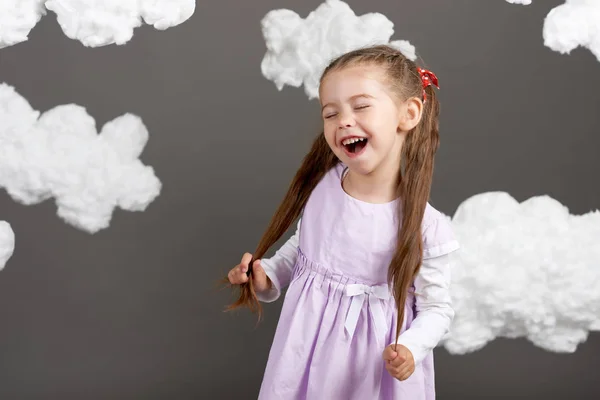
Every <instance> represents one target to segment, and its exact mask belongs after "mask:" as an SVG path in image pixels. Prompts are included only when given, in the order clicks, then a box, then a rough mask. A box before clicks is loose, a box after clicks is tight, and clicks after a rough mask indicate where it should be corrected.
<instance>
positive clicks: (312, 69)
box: [261, 0, 416, 99]
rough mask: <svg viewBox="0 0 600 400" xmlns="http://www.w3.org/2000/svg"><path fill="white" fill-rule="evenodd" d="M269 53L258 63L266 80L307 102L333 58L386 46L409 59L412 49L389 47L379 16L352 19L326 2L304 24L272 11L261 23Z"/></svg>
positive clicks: (386, 23)
mask: <svg viewBox="0 0 600 400" xmlns="http://www.w3.org/2000/svg"><path fill="white" fill-rule="evenodd" d="M261 25H262V33H263V37H264V39H265V42H266V47H267V52H266V54H265V56H264V58H263V60H262V63H261V71H262V74H263V76H264V77H265V78H267V79H269V80H271V81H273V82H274V83H275V85H276V87H277V89H278V90H282V89H283V87H284V86H285V85H289V86H293V87H300V86H301V85H302V84H304V91H305V93H306V94H307V95H308V97H309V99H313V98H316V97H317V96H318V89H319V78H320V76H321V74H322V72H323V70H324V69H325V67H326V66H327V64H328V63H329V62H330V61H331V60H332V59H333V58H335V57H337V56H339V55H341V54H343V53H345V52H347V51H350V50H353V49H357V48H360V47H365V46H369V45H375V44H389V45H392V46H394V47H396V48H397V49H399V50H400V51H402V53H403V54H405V55H406V56H407V57H408V58H410V59H411V60H413V61H414V60H415V59H416V54H415V48H414V46H413V45H411V44H410V43H409V42H408V41H405V40H396V41H392V42H390V37H391V36H392V35H393V33H394V24H393V23H392V22H391V21H390V20H389V19H387V18H386V17H385V16H384V15H382V14H379V13H369V14H364V15H362V16H360V17H358V16H356V14H355V13H354V11H352V9H351V8H350V6H348V4H346V3H344V2H343V1H341V0H326V1H325V2H324V3H322V4H321V5H319V7H317V8H316V9H315V10H314V11H312V12H311V13H310V14H309V15H308V16H307V17H306V19H303V18H301V17H300V16H299V15H298V14H296V13H295V12H294V11H291V10H287V9H278V10H273V11H270V12H269V13H267V14H266V15H265V17H264V18H263V19H262V21H261Z"/></svg>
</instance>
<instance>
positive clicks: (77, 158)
mask: <svg viewBox="0 0 600 400" xmlns="http://www.w3.org/2000/svg"><path fill="white" fill-rule="evenodd" d="M147 141H148V131H147V129H146V127H145V126H144V124H143V123H142V121H141V119H140V118H139V117H137V116H135V115H132V114H124V115H122V116H120V117H117V118H115V119H113V120H112V121H109V122H108V123H106V124H105V125H104V126H103V127H102V130H101V132H100V134H98V132H97V131H96V123H95V121H94V119H93V118H92V117H91V116H89V115H88V114H87V112H86V110H85V109H84V108H83V107H81V106H79V105H75V104H68V105H60V106H57V107H54V108H53V109H51V110H49V111H46V112H45V113H43V114H42V115H41V116H40V112H39V111H36V110H34V109H32V108H31V106H30V105H29V103H28V102H27V100H25V99H24V98H23V97H21V96H20V95H19V94H18V93H17V92H16V91H15V90H14V88H13V87H11V86H9V85H7V84H4V83H3V84H0V187H3V188H5V189H6V191H7V192H8V194H9V195H10V196H11V197H12V198H13V199H14V200H16V201H18V202H19V203H22V204H25V205H32V204H36V203H40V202H42V201H45V200H47V199H49V198H55V202H56V205H57V207H58V210H57V214H58V216H59V217H60V218H62V219H63V220H64V221H66V222H67V223H69V224H71V225H72V226H74V227H76V228H78V229H81V230H84V231H87V232H89V233H95V232H97V231H99V230H101V229H104V228H107V227H108V226H109V223H110V220H111V217H112V213H113V210H114V208H115V207H120V208H122V209H124V210H128V211H144V210H145V209H146V207H147V206H148V205H149V204H150V203H151V202H152V201H153V200H154V199H155V198H156V197H157V196H158V195H159V193H160V190H161V182H160V181H159V180H158V178H157V177H156V176H155V174H154V170H153V168H152V167H149V166H145V165H143V164H142V163H141V161H140V160H139V159H138V157H139V156H140V154H141V153H142V151H143V149H144V147H145V145H146V142H147Z"/></svg>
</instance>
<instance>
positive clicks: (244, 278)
mask: <svg viewBox="0 0 600 400" xmlns="http://www.w3.org/2000/svg"><path fill="white" fill-rule="evenodd" d="M250 260H252V254H250V253H245V254H244V256H243V257H242V261H241V262H240V263H239V264H238V265H236V266H235V267H234V268H232V269H231V271H229V274H227V277H228V278H229V283H231V284H232V285H241V284H242V283H246V282H248V279H249V277H248V275H246V272H248V264H249V263H250ZM252 279H253V283H254V290H256V291H257V292H264V291H266V290H269V289H270V288H271V286H272V283H271V280H270V279H269V277H268V276H267V274H266V273H265V270H264V269H263V267H261V265H260V260H255V261H254V263H252Z"/></svg>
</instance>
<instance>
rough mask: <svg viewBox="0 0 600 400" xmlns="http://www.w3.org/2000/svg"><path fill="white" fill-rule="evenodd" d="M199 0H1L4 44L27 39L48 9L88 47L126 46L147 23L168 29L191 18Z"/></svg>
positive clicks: (1, 43) (0, 37) (67, 32)
mask: <svg viewBox="0 0 600 400" xmlns="http://www.w3.org/2000/svg"><path fill="white" fill-rule="evenodd" d="M195 8H196V1H195V0H0V47H6V46H8V45H13V44H16V43H19V42H22V41H24V40H27V35H28V34H29V31H30V30H31V29H32V28H33V27H34V26H35V25H36V24H37V22H38V21H39V20H40V18H41V17H42V15H44V14H45V13H46V10H50V11H52V12H54V13H55V14H56V17H57V21H58V23H59V25H60V27H61V28H62V30H63V32H64V34H65V35H66V36H67V37H69V38H71V39H75V40H78V41H80V42H81V43H82V44H83V45H85V46H88V47H99V46H106V45H110V44H117V45H122V44H125V43H127V42H128V41H129V40H131V38H132V37H133V31H134V29H135V28H137V27H139V26H141V25H142V23H143V22H145V23H146V24H150V25H152V26H154V28H156V29H159V30H165V29H168V28H171V27H173V26H176V25H179V24H181V23H183V22H185V21H187V20H188V19H189V18H190V17H191V16H192V15H193V14H194V11H195Z"/></svg>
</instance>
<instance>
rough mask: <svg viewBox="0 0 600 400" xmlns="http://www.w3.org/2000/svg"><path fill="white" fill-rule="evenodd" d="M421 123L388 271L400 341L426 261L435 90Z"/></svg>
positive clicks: (405, 171) (406, 164) (411, 136)
mask: <svg viewBox="0 0 600 400" xmlns="http://www.w3.org/2000/svg"><path fill="white" fill-rule="evenodd" d="M426 92H427V101H426V102H425V104H424V106H423V115H422V117H421V121H420V122H419V124H418V125H417V126H416V127H415V128H414V129H413V130H412V131H410V132H409V133H408V134H407V137H406V140H405V142H404V146H403V154H402V166H401V169H400V171H401V173H400V178H399V179H400V182H399V186H398V188H399V193H398V194H399V196H400V197H401V199H402V201H401V202H400V205H399V207H400V209H399V210H398V211H399V214H398V215H402V223H401V224H398V225H399V226H398V246H397V250H396V253H395V254H394V257H393V258H392V261H391V264H390V268H389V271H388V280H389V281H390V282H392V283H393V293H394V298H395V299H396V305H397V308H398V323H397V326H396V340H395V341H394V343H395V342H396V341H397V340H398V337H399V336H400V330H401V328H402V323H403V321H404V306H405V303H406V298H407V296H408V291H409V289H410V286H411V285H412V283H413V280H414V278H415V276H416V275H417V274H418V272H419V268H420V266H421V262H422V261H423V238H422V235H421V224H422V221H423V216H424V214H425V208H426V206H427V202H428V201H429V195H430V188H431V183H432V180H433V169H434V156H435V153H436V151H437V149H438V146H439V123H438V115H439V103H438V101H437V98H436V96H435V92H434V91H433V90H431V87H428V88H427V89H426Z"/></svg>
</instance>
